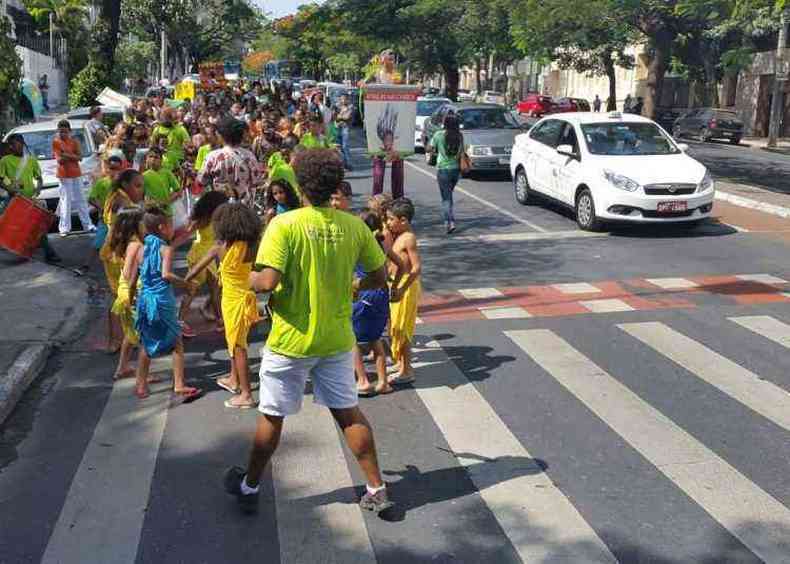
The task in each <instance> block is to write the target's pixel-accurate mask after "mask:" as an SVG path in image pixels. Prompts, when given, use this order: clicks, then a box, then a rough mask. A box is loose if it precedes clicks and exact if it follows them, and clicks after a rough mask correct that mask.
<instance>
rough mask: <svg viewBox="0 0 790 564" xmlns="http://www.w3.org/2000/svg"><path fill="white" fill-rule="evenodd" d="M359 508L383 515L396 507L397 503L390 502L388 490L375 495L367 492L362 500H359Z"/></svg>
mask: <svg viewBox="0 0 790 564" xmlns="http://www.w3.org/2000/svg"><path fill="white" fill-rule="evenodd" d="M359 506H360V507H361V508H362V509H365V510H367V511H374V512H376V513H381V512H383V511H386V510H387V509H392V508H393V507H395V502H393V501H390V500H389V497H387V490H386V488H385V489H383V490H381V491H379V492H376V493H375V494H371V493H370V492H369V491H365V495H363V496H362V499H360V500H359Z"/></svg>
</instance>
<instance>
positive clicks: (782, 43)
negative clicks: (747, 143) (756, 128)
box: [768, 4, 790, 147]
mask: <svg viewBox="0 0 790 564" xmlns="http://www.w3.org/2000/svg"><path fill="white" fill-rule="evenodd" d="M788 20H790V4H787V5H785V8H784V10H782V26H781V27H780V28H779V42H778V44H777V46H776V61H775V63H774V87H773V97H772V99H771V120H770V122H769V123H768V146H769V147H776V139H777V138H778V137H779V125H780V122H781V121H782V114H783V110H784V104H782V93H783V92H784V86H785V83H786V82H787V73H786V70H785V50H786V49H787V23H788Z"/></svg>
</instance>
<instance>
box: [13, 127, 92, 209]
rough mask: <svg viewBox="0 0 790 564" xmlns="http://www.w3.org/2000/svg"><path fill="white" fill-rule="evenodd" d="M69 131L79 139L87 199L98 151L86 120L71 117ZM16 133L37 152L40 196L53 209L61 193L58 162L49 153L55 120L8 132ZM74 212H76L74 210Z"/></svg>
mask: <svg viewBox="0 0 790 564" xmlns="http://www.w3.org/2000/svg"><path fill="white" fill-rule="evenodd" d="M69 123H70V124H71V134H72V136H73V137H74V138H75V139H77V140H78V141H79V142H80V145H81V146H82V161H80V168H81V169H82V175H83V176H82V182H83V186H82V190H83V193H84V194H85V199H86V200H87V199H88V192H90V189H91V182H92V178H93V174H94V173H95V172H96V170H97V169H98V167H99V155H98V154H97V148H96V147H95V146H94V144H93V139H92V138H91V135H90V134H89V133H88V130H87V129H85V126H86V124H87V123H88V122H87V121H83V120H70V121H69ZM12 133H19V134H20V135H21V136H22V137H23V138H24V140H25V145H27V148H28V150H29V151H30V152H31V153H33V154H34V155H36V158H37V159H38V163H39V165H40V166H41V174H42V176H43V180H44V187H43V189H42V190H41V195H40V198H41V199H42V200H45V201H46V202H47V207H48V208H49V210H50V211H53V212H54V211H55V210H56V209H57V207H58V200H59V197H60V182H59V181H58V177H57V171H58V163H57V161H56V160H55V157H54V155H53V154H52V140H53V139H54V138H55V136H56V135H57V134H58V122H57V121H42V122H40V123H31V124H28V125H22V126H20V127H17V128H15V129H12V130H11V131H10V132H9V135H11V134H12ZM75 215H76V213H75Z"/></svg>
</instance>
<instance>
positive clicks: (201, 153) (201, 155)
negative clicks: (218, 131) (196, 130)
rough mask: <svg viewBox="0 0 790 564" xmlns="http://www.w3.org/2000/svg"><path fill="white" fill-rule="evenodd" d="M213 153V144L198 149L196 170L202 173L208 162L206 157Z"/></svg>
mask: <svg viewBox="0 0 790 564" xmlns="http://www.w3.org/2000/svg"><path fill="white" fill-rule="evenodd" d="M211 151H212V148H211V144H210V143H206V144H205V145H201V146H200V149H198V154H197V157H195V170H196V171H197V172H200V169H202V168H203V163H205V162H206V157H207V156H208V154H209V153H210V152H211Z"/></svg>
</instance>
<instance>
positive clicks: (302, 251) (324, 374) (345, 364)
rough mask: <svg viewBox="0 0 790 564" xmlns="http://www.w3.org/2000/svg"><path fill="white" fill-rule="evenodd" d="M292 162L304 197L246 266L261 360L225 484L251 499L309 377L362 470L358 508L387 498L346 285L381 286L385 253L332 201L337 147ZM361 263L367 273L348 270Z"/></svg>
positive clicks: (252, 502) (383, 505) (384, 504)
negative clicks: (259, 313) (267, 312)
mask: <svg viewBox="0 0 790 564" xmlns="http://www.w3.org/2000/svg"><path fill="white" fill-rule="evenodd" d="M294 170H295V171H296V176H297V179H298V181H299V185H300V186H301V187H302V191H303V195H304V199H305V200H306V203H308V204H309V205H306V206H305V207H303V208H300V209H298V210H294V211H291V212H288V213H286V214H282V215H279V216H277V217H276V218H274V219H273V220H272V222H271V223H270V224H269V225H268V226H267V228H266V231H265V233H264V236H263V241H262V242H261V245H260V247H259V249H258V256H257V259H256V261H255V262H256V265H257V266H256V267H257V268H259V269H260V270H259V271H257V272H253V273H252V274H251V276H250V283H251V285H252V288H253V289H254V290H255V291H258V292H272V299H271V302H270V303H271V304H272V308H273V310H272V311H273V316H272V321H273V325H272V331H271V333H270V334H269V338H268V340H267V345H266V349H265V350H264V353H263V359H262V360H261V369H260V382H261V384H260V403H259V410H260V412H261V415H260V417H259V418H258V427H257V431H256V435H255V441H254V444H253V450H252V454H251V456H250V462H249V466H248V468H247V469H246V470H245V469H243V468H240V467H238V466H236V467H233V468H230V469H228V470H227V472H226V473H225V489H226V491H227V492H228V493H231V494H233V495H236V496H237V498H238V501H239V504H240V505H241V506H242V509H245V510H250V511H254V510H255V508H256V507H257V501H258V488H259V481H260V477H261V474H262V473H263V470H264V468H265V467H266V465H267V464H268V462H269V459H270V458H271V456H272V454H274V451H275V449H276V448H277V445H278V443H279V440H280V435H281V433H282V427H283V421H284V419H285V417H286V416H288V415H294V414H296V413H298V412H299V410H300V409H301V406H302V397H303V395H304V386H305V382H306V381H307V378H308V376H311V377H312V383H313V398H314V401H315V402H316V403H319V404H321V405H325V406H326V407H328V408H329V410H330V411H331V413H332V416H333V417H334V418H335V421H336V422H337V424H338V425H339V426H340V428H341V430H342V431H343V433H344V435H345V437H346V441H347V443H348V445H349V448H350V449H351V450H352V452H353V453H354V455H355V456H356V458H357V461H358V462H359V465H360V467H361V469H362V472H363V473H364V475H365V478H366V479H367V492H366V493H365V495H364V496H363V497H362V499H361V500H360V506H361V507H362V508H363V509H367V510H370V511H375V512H378V513H380V512H381V511H384V510H385V509H389V508H390V507H392V505H393V504H392V502H390V501H389V499H388V497H387V490H386V487H385V485H384V482H383V481H382V479H381V472H380V470H379V465H378V460H377V456H376V447H375V444H374V440H373V432H372V430H371V428H370V424H369V423H368V421H367V419H366V418H365V416H364V415H363V414H362V412H361V411H360V410H359V407H358V398H357V389H356V382H355V378H354V365H353V360H352V352H351V351H352V349H353V347H354V344H355V342H356V341H355V338H354V332H353V328H352V324H351V301H352V296H353V293H354V291H355V290H366V289H372V288H382V287H384V286H385V284H386V281H387V272H386V257H385V256H384V252H383V251H382V250H381V247H380V246H379V244H378V242H377V241H376V239H375V237H374V236H373V233H372V232H371V231H370V229H369V228H368V227H367V225H365V223H363V222H362V220H360V219H359V218H358V217H356V216H354V215H352V214H349V213H346V212H343V211H340V210H335V209H332V208H331V207H330V206H329V202H330V199H331V197H332V194H333V193H334V192H335V190H337V187H338V186H339V184H340V182H341V181H342V180H343V161H342V160H341V158H340V156H339V155H338V154H337V152H336V151H332V150H328V149H313V150H305V151H302V152H300V153H298V154H297V156H296V160H295V162H294ZM356 265H360V266H361V267H362V270H364V272H366V273H368V274H366V275H365V277H364V278H362V279H358V280H356V281H355V280H354V269H355V267H356Z"/></svg>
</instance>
